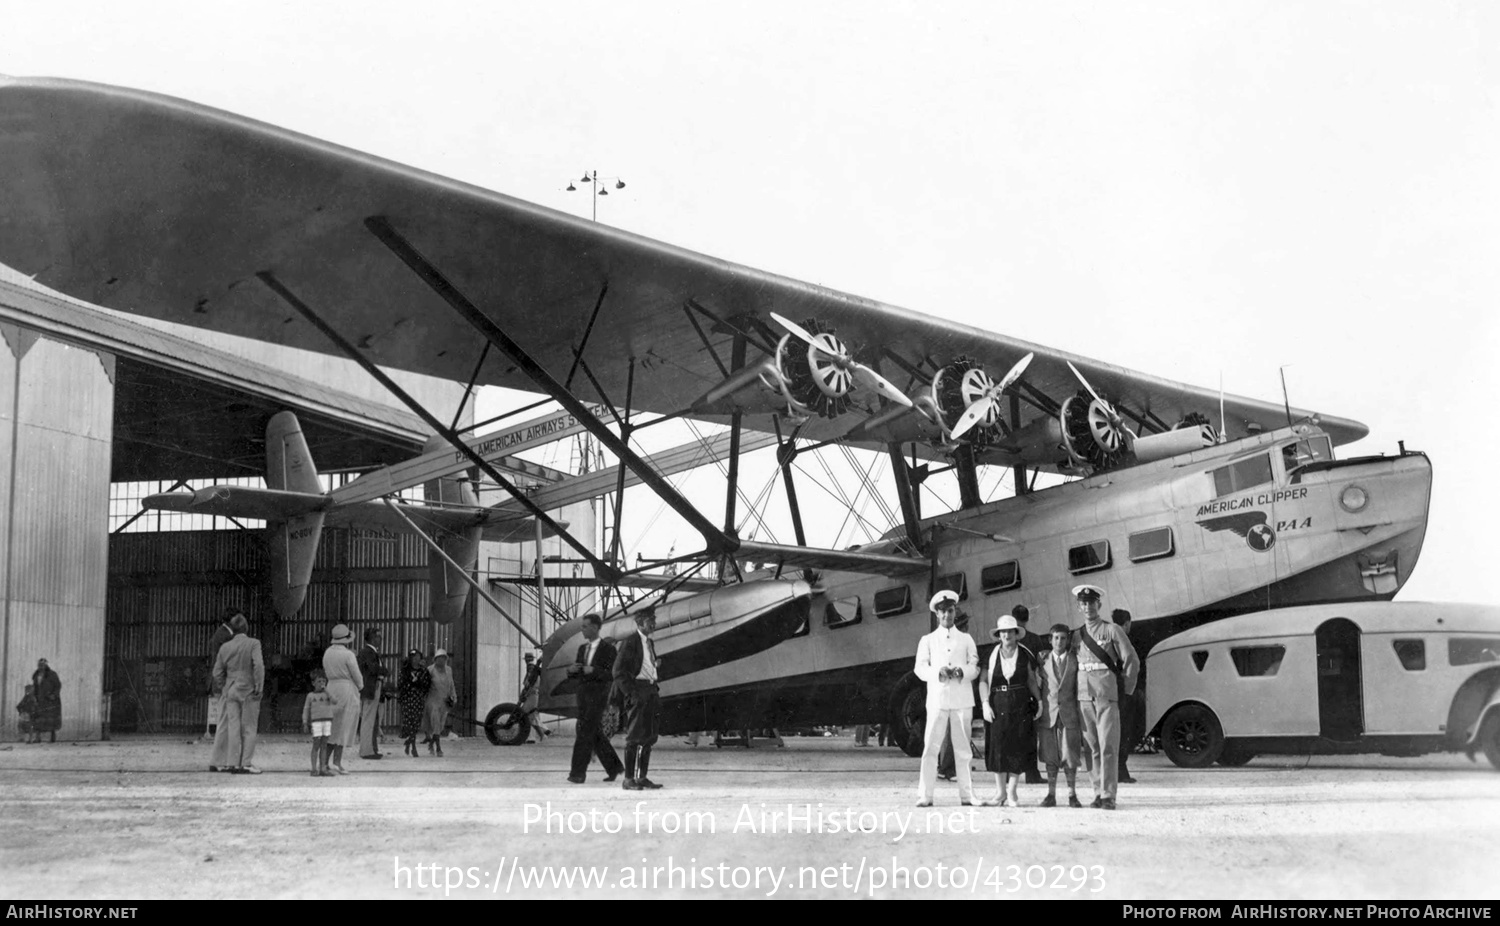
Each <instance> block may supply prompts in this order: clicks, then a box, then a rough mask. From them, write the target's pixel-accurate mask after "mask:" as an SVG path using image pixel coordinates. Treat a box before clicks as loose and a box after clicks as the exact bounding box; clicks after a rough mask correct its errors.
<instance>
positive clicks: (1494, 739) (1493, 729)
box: [1479, 713, 1500, 769]
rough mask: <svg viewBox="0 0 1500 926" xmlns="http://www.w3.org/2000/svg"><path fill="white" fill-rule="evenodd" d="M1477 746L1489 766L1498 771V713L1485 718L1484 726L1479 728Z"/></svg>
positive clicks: (1499, 719) (1499, 764) (1499, 743)
mask: <svg viewBox="0 0 1500 926" xmlns="http://www.w3.org/2000/svg"><path fill="white" fill-rule="evenodd" d="M1479 745H1480V747H1481V748H1482V749H1484V757H1485V758H1486V759H1489V760H1490V764H1491V765H1493V766H1494V767H1495V768H1496V769H1500V713H1492V714H1490V716H1489V717H1486V718H1485V721H1484V726H1482V727H1480V728H1479Z"/></svg>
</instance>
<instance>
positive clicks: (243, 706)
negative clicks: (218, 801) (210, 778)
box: [208, 614, 266, 775]
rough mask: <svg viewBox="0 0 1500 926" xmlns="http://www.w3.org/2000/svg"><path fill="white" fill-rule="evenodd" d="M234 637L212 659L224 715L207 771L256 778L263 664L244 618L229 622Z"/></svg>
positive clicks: (248, 623)
mask: <svg viewBox="0 0 1500 926" xmlns="http://www.w3.org/2000/svg"><path fill="white" fill-rule="evenodd" d="M229 629H230V630H232V631H233V632H234V636H233V637H232V638H231V639H230V640H229V642H228V643H225V644H224V645H223V646H221V647H219V654H218V656H216V657H215V658H214V674H213V678H214V687H215V688H217V689H218V690H219V691H221V692H223V694H222V697H223V699H224V706H223V713H222V714H220V716H219V728H218V730H216V731H215V732H214V751H213V758H212V759H211V760H210V764H209V766H208V770H209V771H211V772H212V771H220V770H222V771H226V772H235V773H238V774H245V775H259V774H260V769H259V768H257V767H256V765H255V739H256V736H257V734H258V732H259V730H260V695H261V692H262V691H263V690H264V688H265V682H266V663H265V660H264V659H263V658H262V657H261V651H260V641H259V640H255V639H252V638H251V637H249V636H247V633H248V632H249V630H250V622H249V621H247V620H245V615H243V614H236V615H235V616H234V617H231V618H230V619H229Z"/></svg>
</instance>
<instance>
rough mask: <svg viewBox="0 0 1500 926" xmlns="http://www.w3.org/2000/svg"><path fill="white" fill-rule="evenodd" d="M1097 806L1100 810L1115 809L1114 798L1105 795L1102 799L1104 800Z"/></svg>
mask: <svg viewBox="0 0 1500 926" xmlns="http://www.w3.org/2000/svg"><path fill="white" fill-rule="evenodd" d="M1099 807H1100V809H1102V810H1114V809H1115V799H1114V798H1112V797H1106V798H1105V799H1104V802H1103V803H1101V804H1100V805H1099Z"/></svg>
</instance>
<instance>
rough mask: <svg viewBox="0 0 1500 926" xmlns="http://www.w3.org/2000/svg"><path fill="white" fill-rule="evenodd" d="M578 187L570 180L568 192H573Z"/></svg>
mask: <svg viewBox="0 0 1500 926" xmlns="http://www.w3.org/2000/svg"><path fill="white" fill-rule="evenodd" d="M576 189H578V187H576V186H574V185H573V181H571V180H569V181H568V192H569V193H571V192H573V191H574V190H576Z"/></svg>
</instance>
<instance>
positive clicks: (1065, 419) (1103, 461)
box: [1058, 391, 1129, 471]
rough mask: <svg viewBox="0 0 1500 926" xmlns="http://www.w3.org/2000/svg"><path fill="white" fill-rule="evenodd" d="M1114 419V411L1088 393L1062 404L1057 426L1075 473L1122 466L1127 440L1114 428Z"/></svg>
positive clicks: (1078, 395) (1119, 428)
mask: <svg viewBox="0 0 1500 926" xmlns="http://www.w3.org/2000/svg"><path fill="white" fill-rule="evenodd" d="M1117 419H1118V416H1117V415H1115V413H1114V409H1113V408H1110V407H1109V406H1108V405H1106V404H1105V403H1104V402H1102V401H1100V400H1098V399H1095V398H1093V397H1092V396H1090V395H1089V394H1088V393H1087V392H1083V391H1080V392H1078V394H1076V395H1074V396H1073V397H1071V398H1069V399H1067V400H1066V401H1064V402H1063V404H1062V412H1061V413H1060V414H1059V415H1058V423H1059V424H1061V425H1062V436H1063V448H1064V449H1065V450H1066V451H1067V453H1068V459H1069V461H1070V462H1072V464H1073V466H1074V468H1075V469H1083V468H1090V469H1093V470H1095V471H1099V470H1107V469H1113V468H1115V467H1116V466H1119V465H1120V464H1121V463H1123V462H1125V455H1126V451H1127V450H1129V446H1128V441H1129V437H1127V435H1126V432H1125V429H1124V428H1123V427H1120V426H1118V425H1117V424H1116V421H1117Z"/></svg>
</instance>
